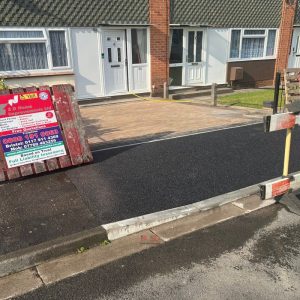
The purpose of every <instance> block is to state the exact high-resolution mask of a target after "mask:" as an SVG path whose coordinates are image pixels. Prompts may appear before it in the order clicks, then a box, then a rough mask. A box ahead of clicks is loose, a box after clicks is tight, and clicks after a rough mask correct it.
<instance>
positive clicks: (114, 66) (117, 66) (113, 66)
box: [111, 65, 121, 68]
mask: <svg viewBox="0 0 300 300" xmlns="http://www.w3.org/2000/svg"><path fill="white" fill-rule="evenodd" d="M111 67H112V68H119V67H121V66H120V65H111Z"/></svg>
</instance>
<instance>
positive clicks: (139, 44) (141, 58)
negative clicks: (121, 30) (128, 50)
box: [131, 29, 147, 64]
mask: <svg viewBox="0 0 300 300" xmlns="http://www.w3.org/2000/svg"><path fill="white" fill-rule="evenodd" d="M131 43H132V63H133V64H145V63H147V30H146V29H131Z"/></svg>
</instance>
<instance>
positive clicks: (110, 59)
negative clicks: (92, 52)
mask: <svg viewBox="0 0 300 300" xmlns="http://www.w3.org/2000/svg"><path fill="white" fill-rule="evenodd" d="M107 51H108V62H110V63H111V62H112V58H111V48H108V49H107Z"/></svg>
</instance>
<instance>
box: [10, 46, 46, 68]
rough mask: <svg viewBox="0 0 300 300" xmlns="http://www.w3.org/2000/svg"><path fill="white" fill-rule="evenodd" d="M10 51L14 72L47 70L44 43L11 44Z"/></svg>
mask: <svg viewBox="0 0 300 300" xmlns="http://www.w3.org/2000/svg"><path fill="white" fill-rule="evenodd" d="M11 51H12V56H13V63H14V69H15V70H40V69H48V61H47V52H46V45H45V44H44V43H30V44H29V43H25V44H24V43H18V44H11Z"/></svg>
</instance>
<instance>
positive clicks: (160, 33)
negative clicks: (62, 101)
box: [0, 0, 300, 99]
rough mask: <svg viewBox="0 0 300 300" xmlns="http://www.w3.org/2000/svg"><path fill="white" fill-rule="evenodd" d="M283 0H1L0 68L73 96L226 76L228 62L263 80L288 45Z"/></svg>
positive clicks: (291, 10) (290, 17) (268, 79)
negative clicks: (62, 86) (70, 90)
mask: <svg viewBox="0 0 300 300" xmlns="http://www.w3.org/2000/svg"><path fill="white" fill-rule="evenodd" d="M290 1H293V0H268V1H267V0H264V1H262V0H252V1H247V0H239V1H236V0H216V1H208V0H126V1H124V0H110V1H107V0H86V1H81V0H72V1H71V0H52V1H47V0H32V1H29V0H23V1H15V0H2V1H1V2H0V24H1V26H0V76H1V77H4V78H5V79H6V81H7V83H8V85H9V86H10V87H17V86H32V85H35V86H41V85H53V84H57V83H71V84H74V85H75V87H76V93H77V96H78V98H79V99H93V98H100V97H105V96H114V95H126V94H130V93H144V92H147V93H149V92H151V93H152V94H153V95H156V94H157V95H159V94H161V92H162V90H163V86H164V83H167V84H169V86H170V89H172V88H173V89H175V88H181V87H189V86H206V85H211V84H212V83H218V84H226V83H229V82H230V77H229V76H230V73H231V69H232V68H234V67H240V68H243V71H244V76H243V79H242V80H240V82H239V83H240V84H244V85H256V86H261V85H271V84H272V82H273V77H274V71H275V70H276V69H277V67H278V66H280V67H282V66H284V59H282V60H278V56H280V58H281V57H285V56H284V55H288V54H289V47H290V42H289V40H288V37H289V34H292V28H293V22H294V16H295V10H296V9H295V6H296V4H295V3H294V4H290V3H287V2H290ZM297 16H298V15H297V14H296V20H298V19H299V20H300V18H299V17H297ZM283 20H284V21H283ZM287 21H289V22H291V21H292V23H291V24H292V25H291V24H290V23H287ZM280 24H282V26H281V27H280ZM286 24H288V25H286ZM296 25H297V22H296ZM299 25H300V22H299ZM279 28H280V29H279ZM286 32H288V33H289V34H288V35H287V34H286ZM295 32H296V29H295ZM283 33H284V34H283ZM279 40H280V41H281V42H279ZM282 41H286V42H282ZM281 45H283V46H282V47H281ZM299 47H300V46H299ZM290 60H291V59H290ZM277 65H278V66H277Z"/></svg>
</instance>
